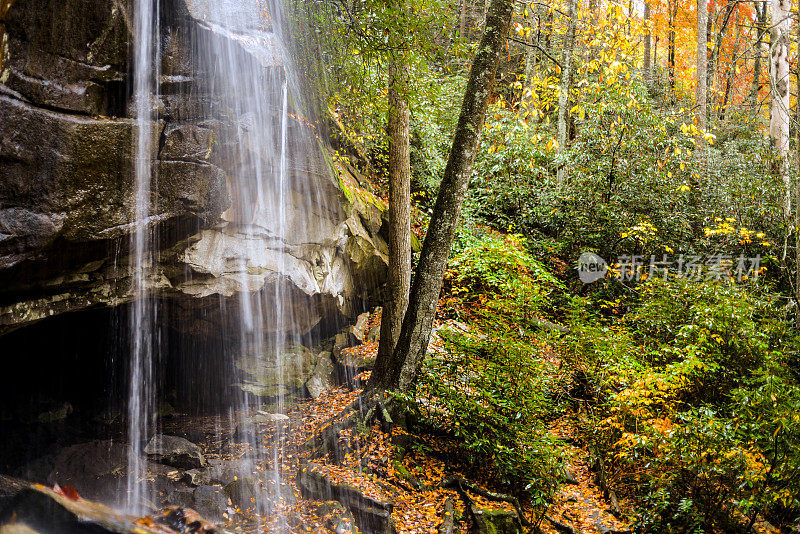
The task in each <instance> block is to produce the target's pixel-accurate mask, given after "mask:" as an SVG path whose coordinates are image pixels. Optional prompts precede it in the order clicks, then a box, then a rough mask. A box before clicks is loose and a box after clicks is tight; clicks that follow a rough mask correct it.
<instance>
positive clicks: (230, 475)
mask: <svg viewBox="0 0 800 534" xmlns="http://www.w3.org/2000/svg"><path fill="white" fill-rule="evenodd" d="M211 462H214V461H213V460H212V461H210V463H211ZM216 462H217V463H213V464H212V465H211V466H210V467H208V468H206V469H189V470H188V471H185V472H184V473H183V480H184V482H186V483H187V484H191V485H192V486H202V485H209V484H219V485H221V486H225V485H227V484H229V483H231V482H233V481H234V480H235V479H236V478H237V477H240V476H242V473H243V472H244V466H243V465H242V463H241V462H234V461H219V460H216Z"/></svg>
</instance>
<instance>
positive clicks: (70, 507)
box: [0, 486, 174, 534]
mask: <svg viewBox="0 0 800 534" xmlns="http://www.w3.org/2000/svg"><path fill="white" fill-rule="evenodd" d="M136 519H137V518H135V517H132V516H126V515H122V514H119V513H117V512H115V511H114V510H112V509H111V508H108V507H107V506H104V505H102V504H98V503H95V502H92V501H86V500H83V499H81V498H80V497H77V498H67V497H66V496H64V495H61V494H59V493H57V492H55V491H53V490H52V489H49V488H45V487H42V486H38V487H34V486H28V487H26V488H25V489H23V490H22V491H20V492H19V493H17V494H16V495H15V496H14V497H13V498H12V499H11V501H10V502H9V503H8V504H7V506H6V507H5V509H4V510H3V511H2V512H0V533H2V534H11V533H14V534H18V533H19V534H21V533H25V534H35V533H40V534H46V533H52V532H58V533H64V534H133V533H141V534H155V533H160V534H165V532H174V531H172V530H167V529H164V528H159V527H158V526H156V525H153V526H152V527H150V526H148V525H146V524H141V523H137V521H136Z"/></svg>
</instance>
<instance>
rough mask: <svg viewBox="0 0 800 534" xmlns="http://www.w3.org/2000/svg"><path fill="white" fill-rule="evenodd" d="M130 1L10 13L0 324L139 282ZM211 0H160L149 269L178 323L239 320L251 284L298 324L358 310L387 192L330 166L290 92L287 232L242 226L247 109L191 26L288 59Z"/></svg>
mask: <svg viewBox="0 0 800 534" xmlns="http://www.w3.org/2000/svg"><path fill="white" fill-rule="evenodd" d="M131 4H132V2H130V1H120V0H115V1H108V0H58V1H54V0H25V1H19V2H16V3H12V5H11V7H10V9H9V10H8V12H7V13H5V14H4V15H3V14H2V13H0V46H1V48H2V60H1V61H0V117H1V118H2V120H0V335H2V334H3V333H5V332H8V331H10V330H13V329H16V328H19V327H22V326H25V325H27V324H30V323H32V322H35V321H39V320H42V319H45V318H47V317H50V316H53V315H56V314H60V313H65V312H71V311H77V310H82V309H86V308H90V307H96V306H116V305H120V304H124V303H127V302H129V301H130V300H131V299H132V293H131V290H130V285H131V284H130V276H131V271H130V267H129V258H128V246H129V241H130V234H131V232H132V230H133V212H134V199H133V191H134V183H133V170H132V158H133V146H134V128H135V121H134V119H133V118H132V117H131V116H130V110H132V109H134V106H132V102H131V95H130V89H129V87H130V84H129V80H128V76H129V72H130V70H131V65H130V63H131V59H130V57H129V51H130V49H131V47H130V43H129V38H130V34H131ZM218 11H219V6H218V5H217V3H215V2H212V1H211V0H191V1H187V2H185V3H184V0H172V1H165V2H162V21H161V27H162V35H163V37H162V40H161V41H162V43H161V59H160V61H161V80H160V101H159V102H158V103H157V104H156V105H157V106H158V109H159V117H160V118H159V121H158V123H157V124H156V125H155V126H156V127H155V128H154V130H155V132H156V138H155V139H154V143H156V146H157V147H158V151H157V161H156V162H155V167H156V170H157V178H156V180H155V182H154V193H153V202H152V204H153V206H155V207H154V209H153V213H152V216H151V218H150V220H149V221H148V225H149V227H150V228H151V229H152V230H153V233H154V235H155V236H156V245H157V247H158V250H159V254H158V255H157V262H156V264H154V265H149V266H147V283H148V284H149V285H150V286H151V288H152V289H153V290H154V292H155V296H156V297H157V298H159V299H167V300H169V301H171V302H172V303H173V305H171V306H170V310H171V312H172V313H171V317H170V318H169V320H170V321H171V322H172V326H174V327H176V328H178V329H181V330H183V331H186V332H191V333H198V334H202V333H203V332H204V331H208V330H209V329H215V328H216V329H218V328H219V326H218V325H219V324H221V323H222V322H224V321H229V320H233V318H231V317H228V316H227V314H228V313H231V312H230V310H232V309H235V306H231V305H226V304H225V302H226V301H227V300H230V299H236V298H241V295H243V294H248V293H253V292H258V291H261V292H262V293H264V295H265V299H266V300H268V298H269V295H271V294H282V295H287V296H289V297H290V299H289V300H290V301H291V302H292V306H284V307H281V308H280V310H281V313H283V314H285V317H277V316H276V315H275V314H274V313H265V314H264V322H265V325H264V327H265V329H266V331H270V329H273V330H274V329H275V328H276V326H275V325H280V326H277V328H285V325H293V327H294V328H296V331H299V332H300V333H302V332H304V331H307V330H309V329H311V328H313V327H314V326H315V325H317V324H318V323H319V322H320V321H323V320H325V319H326V318H332V317H337V316H338V315H340V314H344V315H346V316H352V315H353V312H354V311H355V310H357V308H358V306H355V304H357V303H359V301H361V300H362V299H366V298H368V297H369V296H370V295H371V294H372V292H373V289H374V288H375V287H376V285H377V284H378V283H380V281H381V280H382V279H383V277H384V275H385V269H386V258H385V249H386V247H385V243H384V242H383V240H382V239H381V238H380V237H379V236H378V230H379V229H380V227H381V224H382V217H381V211H382V206H381V204H380V203H379V202H377V201H375V199H374V198H372V197H371V196H370V195H369V194H367V193H365V192H363V190H361V189H360V188H359V187H358V184H357V182H356V181H355V180H353V179H352V176H351V175H348V174H346V173H345V172H343V171H342V170H341V169H337V168H336V167H335V163H333V162H331V161H330V159H329V158H328V157H327V153H328V149H327V148H326V146H327V144H326V143H325V142H324V141H323V140H321V139H319V138H318V135H317V133H316V131H315V128H314V127H313V125H311V124H310V123H309V122H308V121H306V120H305V119H303V118H302V111H301V110H299V109H292V110H291V113H290V116H291V121H290V122H289V124H288V136H289V138H290V139H292V140H293V141H292V143H293V145H292V148H293V153H301V152H302V153H303V154H304V157H303V159H302V160H299V159H295V160H290V161H289V162H288V171H287V176H288V179H289V180H290V181H291V183H292V187H293V191H292V192H291V193H290V194H289V195H287V196H286V197H287V198H285V199H284V202H285V205H284V206H283V208H284V209H285V210H286V213H287V217H288V220H289V221H291V224H289V227H288V228H287V229H286V232H285V233H284V234H282V235H283V236H284V237H283V238H281V239H279V238H277V237H276V233H275V232H274V231H273V229H270V228H261V227H257V228H253V227H252V226H250V227H248V226H247V225H248V224H249V223H248V221H249V220H252V217H250V215H251V214H249V213H247V207H246V206H245V207H243V206H239V205H238V204H237V203H236V199H237V198H238V197H239V195H240V193H241V192H240V191H237V190H236V186H235V182H234V181H233V180H232V179H231V176H232V174H233V173H234V172H241V169H237V168H236V154H237V151H238V150H241V146H238V144H237V143H238V139H239V138H237V136H236V135H237V132H241V131H243V130H247V127H248V125H247V124H243V122H246V120H247V117H240V116H237V115H236V114H234V113H233V112H231V111H230V110H229V109H228V108H227V107H226V106H224V105H222V103H223V102H224V98H222V96H221V95H219V94H216V93H215V88H214V87H212V86H211V85H212V84H209V83H208V79H209V76H208V71H209V69H211V68H212V66H211V65H208V64H204V62H203V61H202V59H198V55H197V54H195V53H193V43H194V42H196V40H197V36H198V35H202V36H203V38H204V39H222V40H229V41H230V43H228V44H227V46H228V47H229V48H230V49H231V50H233V53H236V54H240V55H241V57H242V58H244V60H245V61H249V62H251V63H252V64H253V65H254V68H257V69H261V72H262V73H263V75H265V76H279V75H281V74H280V73H281V72H282V68H283V61H284V58H285V53H284V52H283V51H282V49H280V47H279V45H278V44H277V42H276V40H275V39H274V36H273V35H272V34H271V33H270V32H269V29H266V30H265V29H264V28H260V29H257V28H251V27H242V28H236V27H233V28H226V27H224V25H223V24H224V22H221V21H220V20H218V19H219V17H217V13H218ZM245 19H246V18H245V17H242V19H241V20H245ZM245 26H247V25H245ZM237 32H248V33H247V36H248V39H242V38H241V36H242V35H243V34H241V33H237ZM275 113H276V118H275V120H282V117H281V116H279V115H278V111H276V112H275ZM253 250H256V251H259V253H258V254H252V251H253ZM247 251H250V252H247ZM266 308H270V307H269V306H266ZM273 308H274V307H273Z"/></svg>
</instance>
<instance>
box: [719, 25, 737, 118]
mask: <svg viewBox="0 0 800 534" xmlns="http://www.w3.org/2000/svg"><path fill="white" fill-rule="evenodd" d="M740 41H741V27H740V26H739V12H738V11H737V12H736V41H735V42H734V45H733V64H732V65H730V67H729V69H728V75H727V77H726V80H725V97H724V99H723V100H722V122H723V123H724V122H725V121H727V120H728V105H729V101H730V95H731V86H732V85H733V77H734V76H735V75H736V61H737V60H736V58H737V57H739V48H740V47H739V44H740Z"/></svg>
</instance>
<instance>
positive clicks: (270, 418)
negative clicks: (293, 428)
mask: <svg viewBox="0 0 800 534" xmlns="http://www.w3.org/2000/svg"><path fill="white" fill-rule="evenodd" d="M288 423H289V416H288V415H284V414H282V413H267V412H262V411H259V412H258V413H256V414H255V415H253V416H251V417H247V418H245V419H243V420H242V421H240V422H239V423H238V424H237V425H236V430H235V432H234V433H233V437H234V439H236V440H240V441H241V440H248V439H252V438H253V437H255V436H254V434H258V432H259V431H260V430H262V429H264V428H283V427H284V426H285V425H286V424H288Z"/></svg>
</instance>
